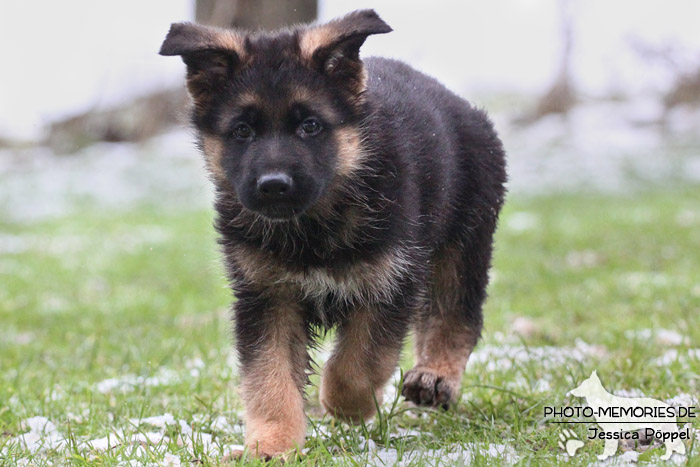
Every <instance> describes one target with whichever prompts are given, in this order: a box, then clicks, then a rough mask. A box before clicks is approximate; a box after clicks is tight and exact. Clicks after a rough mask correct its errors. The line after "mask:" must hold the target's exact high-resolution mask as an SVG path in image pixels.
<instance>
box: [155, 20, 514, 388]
mask: <svg viewBox="0 0 700 467" xmlns="http://www.w3.org/2000/svg"><path fill="white" fill-rule="evenodd" d="M330 26H331V33H329V34H326V35H325V36H321V38H322V39H323V40H324V41H325V42H323V44H322V46H321V47H318V48H317V49H316V50H315V51H313V53H311V54H309V53H308V51H305V50H304V44H305V43H304V34H307V31H309V30H308V29H305V28H300V29H291V30H287V31H282V32H278V33H272V34H268V33H255V34H248V35H245V36H244V38H243V39H239V42H237V43H236V47H227V46H222V45H221V44H222V42H221V41H217V39H216V37H215V35H216V34H217V31H218V33H221V31H219V30H213V29H211V28H201V27H199V26H196V25H174V26H173V29H172V30H171V33H170V34H169V36H168V39H166V42H165V43H164V44H163V48H162V50H161V53H162V54H164V55H182V57H183V60H184V61H185V63H186V64H187V66H188V82H189V87H190V91H191V93H192V95H193V98H194V100H195V107H194V110H193V116H192V119H193V123H194V126H195V128H196V129H197V130H198V132H199V135H200V140H201V142H202V145H203V146H206V145H205V143H204V141H205V140H206V138H215V139H216V140H217V141H219V142H220V143H221V147H222V153H221V158H220V161H219V162H218V164H219V168H220V169H221V173H222V174H223V176H222V177H219V178H216V177H214V181H215V184H216V203H215V207H216V211H217V214H218V216H217V220H216V228H217V230H218V231H219V233H220V242H221V245H222V246H223V251H224V257H225V261H226V266H227V269H228V274H229V276H230V278H231V280H232V287H233V290H234V292H235V295H236V297H237V303H236V304H235V312H236V313H235V321H236V337H237V340H236V343H237V346H238V350H239V354H240V358H241V363H242V369H243V373H244V375H245V372H246V371H248V370H249V369H251V368H253V367H254V366H255V364H256V358H257V355H258V353H257V352H258V348H259V346H260V343H261V342H262V341H264V340H265V339H267V338H270V336H271V335H272V334H271V331H270V330H269V329H270V327H271V326H272V324H270V323H271V322H272V321H274V319H275V318H274V317H273V315H274V313H275V310H277V309H279V308H280V307H281V306H290V304H291V305H292V307H293V308H296V309H298V310H300V311H299V312H300V313H303V316H304V318H303V319H304V322H305V323H306V324H307V326H308V327H309V329H310V328H311V327H313V326H321V327H328V326H332V325H339V326H341V328H342V327H343V326H345V325H346V323H348V322H349V320H352V319H353V316H354V313H355V310H356V309H357V307H363V308H367V307H369V308H371V309H372V310H373V313H375V316H376V318H377V319H376V322H377V323H378V324H377V327H378V329H377V331H376V332H377V333H378V334H377V335H379V336H381V339H376V340H373V342H375V341H376V342H385V341H386V342H389V343H390V345H396V344H397V343H400V342H402V340H403V338H404V337H405V335H406V332H407V330H408V328H409V326H410V323H411V322H412V321H413V320H414V318H417V317H418V315H419V314H420V313H430V302H431V301H432V300H435V297H431V293H434V292H433V291H434V290H436V287H431V281H432V277H431V274H432V273H433V271H434V269H433V268H434V264H435V262H436V261H437V259H438V258H440V257H441V255H442V256H444V255H451V257H450V258H449V260H450V261H454V262H455V264H456V267H455V271H456V272H455V274H457V275H458V276H459V277H456V278H455V283H458V284H459V288H460V290H459V291H457V292H455V293H454V297H456V298H455V299H454V300H453V301H454V302H455V303H454V305H455V307H456V308H457V309H456V310H453V312H454V313H455V316H457V317H458V318H457V319H458V320H459V321H460V322H461V323H463V324H464V326H466V327H468V328H469V329H471V330H473V331H474V333H475V335H477V336H478V334H479V331H480V329H481V325H482V315H481V307H482V303H483V301H484V299H485V296H486V287H487V284H488V269H489V265H490V259H491V251H492V237H493V233H494V230H495V228H496V223H497V218H498V214H499V211H500V209H501V206H502V204H503V201H504V193H505V190H504V183H505V181H506V173H505V154H504V149H503V147H502V145H501V142H500V140H499V138H498V136H497V135H496V133H495V131H494V129H493V126H492V124H491V122H490V121H489V119H488V117H487V115H486V113H485V112H483V111H482V110H479V109H476V108H474V107H473V106H471V105H470V104H469V103H468V102H467V101H465V100H464V99H462V98H460V97H458V96H457V95H455V94H453V93H452V92H450V91H448V90H447V89H446V88H445V87H444V86H442V85H441V84H440V83H438V82H437V81H436V80H434V79H432V78H430V77H428V76H426V75H424V74H422V73H420V72H418V71H415V70H413V69H412V68H410V67H409V66H407V65H405V64H403V63H401V62H399V61H395V60H388V59H383V58H370V59H367V60H364V62H362V61H360V58H359V53H358V51H359V48H360V46H361V45H362V43H363V42H364V40H365V39H366V37H367V36H368V35H370V34H376V33H384V32H389V31H390V30H391V28H389V26H387V25H386V23H384V22H383V21H382V20H381V19H379V17H378V16H377V15H376V13H374V12H373V11H363V12H356V13H353V14H352V15H349V16H348V17H346V18H344V19H341V20H338V21H336V22H334V23H331V25H330ZM200 28H201V29H200ZM327 36H330V39H328V37H327ZM307 46H308V45H307ZM305 54H306V55H307V56H305ZM363 67H364V69H365V70H366V73H367V75H366V76H367V79H366V87H365V81H364V75H363V73H364V71H363ZM298 91H302V93H301V95H302V96H303V97H300V98H295V97H293V96H298V95H300V94H299V92H298ZM246 95H252V96H253V97H252V99H253V102H252V103H251V101H250V100H244V101H241V99H242V97H241V96H246ZM309 118H312V119H316V120H317V122H319V123H320V125H321V128H322V129H321V130H320V132H318V133H317V134H313V135H309V134H306V133H304V131H303V129H302V125H303V124H304V122H306V121H307V119H309ZM241 125H243V127H244V128H243V130H240V131H239V129H240V128H241ZM245 127H247V129H246V128H245ZM310 127H314V128H316V127H315V126H314V125H313V124H312V125H310ZM249 130H250V133H248V131H249ZM344 131H345V132H350V134H355V135H356V136H357V140H358V141H361V144H360V146H359V148H357V151H359V152H360V153H362V154H363V155H364V157H362V158H360V159H359V162H357V161H355V162H352V163H351V164H350V165H351V170H348V171H346V172H342V171H341V170H340V169H339V168H340V167H341V166H342V164H343V162H344V161H346V162H347V161H353V160H354V159H353V158H352V156H353V154H349V153H348V147H342V143H339V140H338V135H339V134H341V132H344ZM241 134H242V135H243V136H247V137H245V138H241V137H240V135H241ZM350 152H352V151H350ZM207 156H210V155H207ZM278 173H281V174H284V175H285V177H289V179H290V180H293V185H291V186H290V187H289V192H286V193H285V194H284V195H280V198H279V199H274V200H270V199H268V198H265V196H264V195H262V194H261V192H260V190H259V183H260V179H261V177H262V176H263V175H265V174H278ZM242 251H244V252H247V254H249V255H251V254H252V255H253V256H252V258H253V260H251V259H250V257H246V258H243V257H242V256H241V255H242ZM455 251H456V252H457V253H456V255H455V254H454V252H455ZM382 255H385V256H382ZM382 257H387V258H393V259H388V260H386V264H383V263H382V264H383V266H377V268H379V270H380V271H381V267H384V266H386V267H387V271H386V275H387V276H389V275H391V274H393V275H392V276H391V277H387V278H386V279H387V280H386V284H387V286H386V288H385V290H374V289H372V288H371V286H372V284H371V283H370V284H365V285H362V283H361V282H362V281H361V279H362V278H358V277H349V276H350V275H352V274H355V273H357V271H362V269H361V268H358V265H362V264H365V263H366V262H368V261H371V260H372V259H374V258H382ZM255 258H258V261H259V266H260V269H261V271H258V272H257V273H255V274H254V273H253V272H251V261H252V262H253V263H254V264H256V263H255V261H256V260H255ZM392 261H393V262H394V263H396V264H394V263H392ZM397 261H399V262H400V264H398V263H397ZM394 266H396V267H394ZM315 274H316V275H318V274H323V277H324V278H327V280H326V282H325V284H326V285H325V286H323V287H322V285H321V282H320V281H318V280H317V281H316V282H314V280H313V277H315V276H314V275H315ZM379 274H381V273H379ZM378 277H379V278H381V277H382V276H381V275H380V276H378ZM304 278H308V283H304V280H305V279H304ZM374 279H376V278H374ZM324 280H325V279H324ZM375 282H376V280H375ZM379 282H381V281H379ZM382 283H383V282H382ZM314 284H317V285H318V287H317V290H316V289H314V290H309V289H310V288H313V287H314ZM334 284H335V285H334ZM438 286H439V284H438ZM324 287H325V288H324ZM353 287H356V288H357V290H354V289H353ZM362 287H365V289H362ZM437 288H439V287H437ZM421 310H423V311H421ZM377 345H379V344H377ZM388 345H389V344H388ZM375 351H376V352H381V346H379V348H377V349H375ZM295 380H296V381H298V385H299V386H300V387H301V386H303V382H299V381H300V380H299V378H298V376H295ZM300 390H301V389H300Z"/></svg>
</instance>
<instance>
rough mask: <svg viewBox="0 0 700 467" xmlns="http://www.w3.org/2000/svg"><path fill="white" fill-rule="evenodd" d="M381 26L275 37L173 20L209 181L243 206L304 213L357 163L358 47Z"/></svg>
mask: <svg viewBox="0 0 700 467" xmlns="http://www.w3.org/2000/svg"><path fill="white" fill-rule="evenodd" d="M390 30H391V29H390V28H389V27H388V26H387V25H386V24H385V23H384V22H383V21H382V20H381V19H380V18H379V17H378V16H377V15H376V14H375V13H374V12H373V11H358V12H355V13H352V14H350V15H348V16H346V17H344V18H342V19H340V20H336V21H333V22H331V23H328V24H325V25H321V26H316V27H312V28H303V29H297V30H291V31H285V32H280V33H275V34H247V35H246V34H243V33H239V32H236V31H229V30H223V29H215V28H210V27H204V26H199V25H193V24H187V23H184V24H183V23H181V24H174V25H173V26H172V28H171V30H170V33H169V34H168V37H167V38H166V40H165V42H164V43H163V46H162V48H161V54H163V55H180V56H182V58H183V60H184V62H185V63H186V65H187V84H188V89H189V91H190V94H191V96H192V98H193V101H194V112H193V120H194V124H195V126H196V127H197V129H198V130H199V132H200V138H201V141H202V146H203V149H204V153H205V156H206V159H207V165H208V166H209V168H210V170H211V172H212V174H213V178H214V180H215V182H216V183H217V184H218V185H219V186H220V187H231V188H232V189H233V190H234V191H235V193H236V195H237V197H238V199H239V200H240V202H241V203H242V204H243V206H244V207H245V208H247V209H249V210H252V211H255V212H257V213H259V214H261V215H263V216H265V217H267V218H270V219H275V220H285V219H290V218H292V217H294V216H295V215H298V214H301V213H302V212H304V211H306V210H307V209H309V208H310V207H311V206H313V204H314V203H315V202H316V201H317V200H318V199H319V198H320V197H321V196H322V195H323V194H324V192H325V191H326V189H327V187H328V185H329V184H330V182H331V180H333V178H334V176H335V175H336V174H339V175H347V174H349V173H350V172H352V170H353V169H354V168H356V166H357V165H358V163H359V158H360V157H361V151H360V149H359V139H360V136H359V129H358V125H359V122H358V116H359V113H358V110H359V107H360V105H361V103H362V94H363V92H364V90H365V73H364V69H363V66H362V62H361V61H360V58H359V48H360V46H361V45H362V43H363V42H364V40H365V39H366V37H367V36H368V35H370V34H376V33H383V32H389V31H390Z"/></svg>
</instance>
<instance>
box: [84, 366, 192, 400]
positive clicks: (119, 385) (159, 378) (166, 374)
mask: <svg viewBox="0 0 700 467" xmlns="http://www.w3.org/2000/svg"><path fill="white" fill-rule="evenodd" d="M181 380H182V375H181V374H179V373H178V372H176V371H175V370H172V369H169V368H160V369H159V370H158V371H157V372H156V374H155V375H153V376H137V375H134V374H127V375H124V376H122V377H121V378H107V379H105V380H102V381H100V382H98V383H97V384H95V390H96V391H97V392H100V393H102V394H106V393H109V392H114V391H120V392H128V391H133V390H134V389H135V388H137V387H142V386H151V387H156V386H170V385H173V384H176V383H179V382H180V381H181Z"/></svg>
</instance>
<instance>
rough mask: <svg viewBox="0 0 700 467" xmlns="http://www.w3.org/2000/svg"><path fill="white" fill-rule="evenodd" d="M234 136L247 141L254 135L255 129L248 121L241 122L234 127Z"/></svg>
mask: <svg viewBox="0 0 700 467" xmlns="http://www.w3.org/2000/svg"><path fill="white" fill-rule="evenodd" d="M233 136H235V137H236V139H238V140H241V141H245V140H247V139H248V138H250V137H251V136H253V129H252V128H251V127H250V125H248V124H247V123H239V124H238V125H236V126H235V127H234V128H233Z"/></svg>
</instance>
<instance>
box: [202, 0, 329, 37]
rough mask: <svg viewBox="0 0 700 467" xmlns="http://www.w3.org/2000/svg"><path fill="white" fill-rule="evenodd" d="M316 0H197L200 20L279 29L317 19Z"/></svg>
mask: <svg viewBox="0 0 700 467" xmlns="http://www.w3.org/2000/svg"><path fill="white" fill-rule="evenodd" d="M317 13H318V5H317V2H316V0H197V6H196V9H195V19H196V21H197V22H198V23H201V24H209V25H212V26H220V27H235V28H244V29H250V30H256V29H267V30H270V29H278V28H281V27H283V26H288V25H292V24H296V23H308V22H311V21H314V20H315V19H316V15H317Z"/></svg>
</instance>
